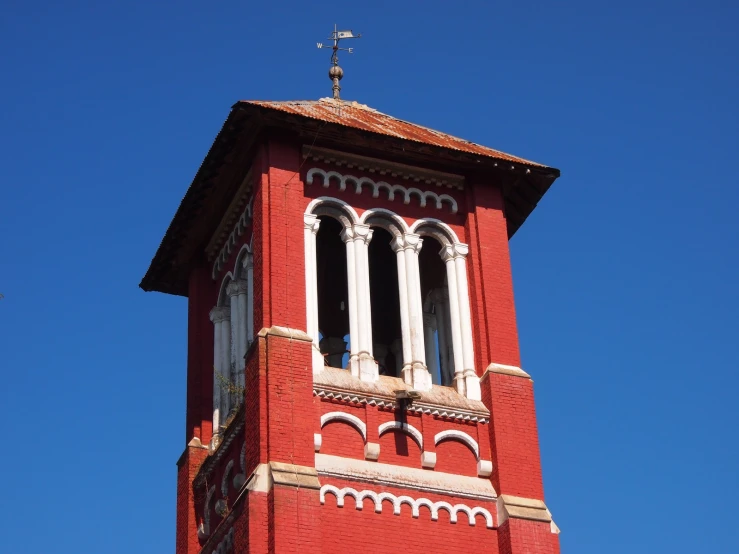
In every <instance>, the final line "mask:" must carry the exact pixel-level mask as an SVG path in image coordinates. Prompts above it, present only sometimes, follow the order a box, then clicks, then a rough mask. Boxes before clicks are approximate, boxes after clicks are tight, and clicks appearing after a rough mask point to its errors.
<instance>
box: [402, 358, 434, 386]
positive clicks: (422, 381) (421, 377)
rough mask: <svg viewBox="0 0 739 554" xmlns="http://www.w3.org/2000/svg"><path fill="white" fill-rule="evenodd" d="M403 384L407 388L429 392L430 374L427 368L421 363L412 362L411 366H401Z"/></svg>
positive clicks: (430, 384)
mask: <svg viewBox="0 0 739 554" xmlns="http://www.w3.org/2000/svg"><path fill="white" fill-rule="evenodd" d="M403 382H404V383H405V384H406V385H408V386H409V387H411V388H413V389H415V390H420V391H427V390H431V387H432V386H433V384H432V383H431V374H430V373H429V370H428V368H427V367H426V366H425V365H424V364H422V363H421V362H413V364H405V365H404V366H403Z"/></svg>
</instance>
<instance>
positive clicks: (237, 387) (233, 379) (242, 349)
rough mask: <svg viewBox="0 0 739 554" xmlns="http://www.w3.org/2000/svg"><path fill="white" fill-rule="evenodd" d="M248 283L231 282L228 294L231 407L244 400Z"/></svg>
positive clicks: (227, 290)
mask: <svg viewBox="0 0 739 554" xmlns="http://www.w3.org/2000/svg"><path fill="white" fill-rule="evenodd" d="M248 290H249V287H248V283H247V282H246V280H244V279H237V280H235V281H231V283H229V285H228V287H226V294H228V296H229V297H230V298H231V373H230V376H229V384H230V392H231V402H230V404H231V406H238V405H239V403H241V401H242V400H243V398H239V397H240V396H241V395H242V394H243V389H244V356H245V355H246V344H247V343H246V310H247V304H248V302H247V295H248Z"/></svg>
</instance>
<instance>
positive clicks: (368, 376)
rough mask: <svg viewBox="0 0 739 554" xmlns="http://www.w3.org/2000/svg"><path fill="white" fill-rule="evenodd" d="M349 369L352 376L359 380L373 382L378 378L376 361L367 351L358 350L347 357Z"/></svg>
mask: <svg viewBox="0 0 739 554" xmlns="http://www.w3.org/2000/svg"><path fill="white" fill-rule="evenodd" d="M349 369H350V370H351V373H352V375H353V376H354V377H359V380H360V381H365V382H367V383H374V382H375V381H377V380H378V379H379V378H380V370H379V368H378V367H377V362H376V361H375V359H374V358H373V357H372V354H369V353H368V352H359V353H358V354H353V355H352V356H351V358H349Z"/></svg>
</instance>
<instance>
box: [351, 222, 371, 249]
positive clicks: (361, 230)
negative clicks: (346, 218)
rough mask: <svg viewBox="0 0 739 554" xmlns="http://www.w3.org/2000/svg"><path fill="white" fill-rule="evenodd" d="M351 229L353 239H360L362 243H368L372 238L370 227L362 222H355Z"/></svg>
mask: <svg viewBox="0 0 739 554" xmlns="http://www.w3.org/2000/svg"><path fill="white" fill-rule="evenodd" d="M352 229H353V231H354V240H358V239H361V240H362V241H363V242H364V244H369V243H370V241H371V240H372V233H373V232H372V229H371V228H370V226H369V225H365V224H363V223H355V224H354V225H353V226H352Z"/></svg>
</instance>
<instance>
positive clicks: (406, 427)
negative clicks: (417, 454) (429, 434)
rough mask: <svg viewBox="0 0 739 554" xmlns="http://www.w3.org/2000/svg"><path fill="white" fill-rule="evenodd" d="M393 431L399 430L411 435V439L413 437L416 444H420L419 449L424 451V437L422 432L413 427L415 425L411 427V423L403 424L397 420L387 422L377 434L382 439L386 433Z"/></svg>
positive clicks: (378, 429) (379, 428)
mask: <svg viewBox="0 0 739 554" xmlns="http://www.w3.org/2000/svg"><path fill="white" fill-rule="evenodd" d="M391 429H399V430H401V431H403V432H404V433H406V434H408V435H410V436H411V437H413V440H415V441H416V443H417V444H418V446H419V448H420V449H421V450H423V435H422V434H421V432H420V431H419V430H418V429H416V428H415V427H413V425H411V424H410V423H403V422H401V421H397V420H395V421H387V422H385V423H382V424H381V425H380V426H379V427H378V428H377V434H378V435H379V436H380V437H381V436H382V435H384V434H385V433H387V432H388V431H390V430H391Z"/></svg>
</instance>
